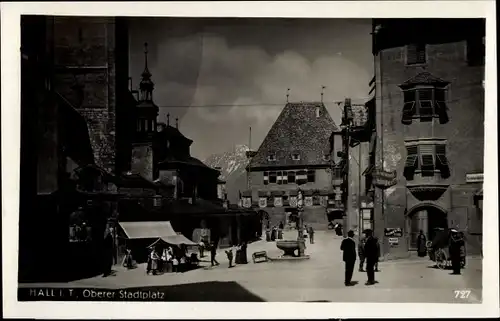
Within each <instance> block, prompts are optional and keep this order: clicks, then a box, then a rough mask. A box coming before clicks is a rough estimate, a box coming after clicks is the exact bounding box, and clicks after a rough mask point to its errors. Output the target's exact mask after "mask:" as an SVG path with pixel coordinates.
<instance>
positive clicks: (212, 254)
mask: <svg viewBox="0 0 500 321" xmlns="http://www.w3.org/2000/svg"><path fill="white" fill-rule="evenodd" d="M216 255H217V246H216V245H215V242H212V245H211V246H210V262H211V263H212V266H214V265H219V262H217V260H216V259H215V256H216Z"/></svg>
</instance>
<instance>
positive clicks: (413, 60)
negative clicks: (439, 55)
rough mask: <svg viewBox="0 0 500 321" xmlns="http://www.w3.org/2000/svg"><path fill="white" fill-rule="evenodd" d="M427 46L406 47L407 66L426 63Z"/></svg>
mask: <svg viewBox="0 0 500 321" xmlns="http://www.w3.org/2000/svg"><path fill="white" fill-rule="evenodd" d="M426 58H427V57H426V53H425V44H411V45H408V46H406V64H407V65H419V64H425V63H426V60H427V59H426Z"/></svg>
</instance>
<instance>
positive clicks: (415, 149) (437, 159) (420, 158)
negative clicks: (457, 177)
mask: <svg viewBox="0 0 500 321" xmlns="http://www.w3.org/2000/svg"><path fill="white" fill-rule="evenodd" d="M406 151H407V156H406V161H405V168H404V173H403V175H404V176H405V178H406V180H408V181H411V180H413V179H414V174H415V173H420V174H421V175H422V176H423V177H431V176H434V175H435V174H436V172H438V173H440V174H441V177H442V178H448V177H450V167H449V163H448V159H447V157H446V145H445V144H443V143H425V144H415V145H409V146H406Z"/></svg>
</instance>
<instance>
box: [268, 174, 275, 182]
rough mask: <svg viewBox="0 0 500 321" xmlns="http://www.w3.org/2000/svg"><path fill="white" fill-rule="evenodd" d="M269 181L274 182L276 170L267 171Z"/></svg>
mask: <svg viewBox="0 0 500 321" xmlns="http://www.w3.org/2000/svg"><path fill="white" fill-rule="evenodd" d="M269 183H271V184H276V172H269Z"/></svg>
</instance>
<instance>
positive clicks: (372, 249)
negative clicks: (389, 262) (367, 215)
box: [340, 230, 380, 286]
mask: <svg viewBox="0 0 500 321" xmlns="http://www.w3.org/2000/svg"><path fill="white" fill-rule="evenodd" d="M364 234H365V236H364V237H363V238H362V239H361V241H360V242H359V244H358V255H359V260H360V263H359V271H360V272H364V271H365V270H364V269H363V267H364V264H365V262H366V273H367V276H368V281H367V282H366V283H365V284H366V285H373V284H375V283H376V281H375V272H377V271H378V260H379V257H380V243H379V241H378V239H377V238H376V237H374V236H373V231H372V230H365V231H364ZM340 250H341V251H343V260H344V262H345V279H344V283H345V285H346V286H352V285H354V283H353V282H352V275H353V272H354V266H355V263H356V241H355V240H354V232H353V231H349V232H348V233H347V238H345V239H343V240H342V244H341V245H340Z"/></svg>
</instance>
